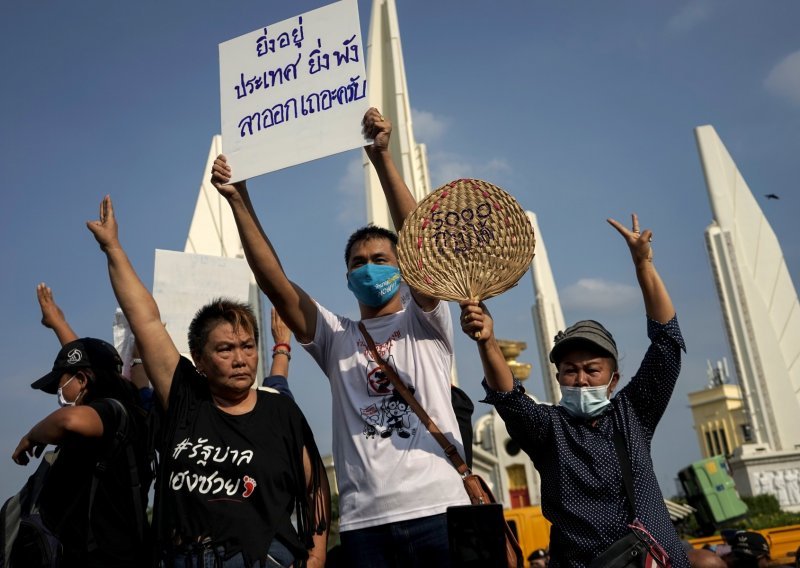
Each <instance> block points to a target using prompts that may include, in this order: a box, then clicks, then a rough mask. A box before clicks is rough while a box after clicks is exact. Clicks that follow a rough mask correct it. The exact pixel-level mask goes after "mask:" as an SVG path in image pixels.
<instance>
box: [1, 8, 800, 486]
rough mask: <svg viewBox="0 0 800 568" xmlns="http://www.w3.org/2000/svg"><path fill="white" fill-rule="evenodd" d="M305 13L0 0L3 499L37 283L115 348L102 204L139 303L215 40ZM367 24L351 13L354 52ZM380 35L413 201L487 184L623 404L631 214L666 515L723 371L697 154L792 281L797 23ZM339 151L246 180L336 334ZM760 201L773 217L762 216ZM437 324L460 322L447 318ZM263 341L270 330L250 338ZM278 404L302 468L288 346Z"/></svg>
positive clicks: (512, 309)
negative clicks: (605, 363) (757, 223)
mask: <svg viewBox="0 0 800 568" xmlns="http://www.w3.org/2000/svg"><path fill="white" fill-rule="evenodd" d="M321 5H322V4H321V3H319V1H316V0H296V1H294V2H263V1H261V2H259V1H256V0H242V1H232V2H224V3H223V2H219V1H216V2H211V1H208V0H192V1H191V2H188V1H185V0H184V1H174V2H156V1H154V0H141V1H138V2H103V1H100V0H85V1H81V2H69V3H50V2H35V3H32V2H25V1H23V0H11V1H10V2H6V3H5V6H4V10H3V18H2V20H0V53H3V54H4V55H5V57H4V61H5V63H4V66H3V73H2V82H1V83H0V85H1V86H0V133H1V134H2V136H0V167H2V172H3V175H4V176H5V177H6V178H7V180H8V181H7V185H6V189H5V190H4V191H3V201H2V207H0V261H1V262H2V277H0V313H2V314H3V321H2V323H1V324H0V329H2V341H0V359H1V360H2V361H3V362H4V365H3V370H2V373H0V386H1V387H2V393H3V396H2V399H1V401H0V455H4V456H6V457H5V458H2V459H0V495H5V496H10V495H11V494H13V493H14V492H15V491H17V490H18V488H19V487H20V486H21V485H22V483H23V482H24V479H25V478H26V477H27V476H28V475H30V474H31V473H32V472H33V468H32V467H30V466H28V467H27V468H24V467H20V466H17V465H16V464H14V463H13V462H12V460H11V453H12V451H13V450H14V448H15V447H16V444H17V443H18V441H19V439H20V438H21V437H22V436H23V435H24V434H25V433H26V432H27V431H28V429H29V428H30V427H31V426H33V425H34V424H35V423H36V422H37V421H38V420H39V419H41V418H43V417H44V416H45V415H46V414H48V413H49V412H51V411H52V410H54V409H55V408H56V400H55V397H54V396H48V395H45V394H44V393H41V392H38V391H34V390H32V389H31V388H30V386H29V385H30V383H31V382H32V381H33V380H35V379H37V378H38V377H40V376H42V375H44V374H45V373H46V372H48V371H49V370H50V368H51V367H52V362H53V360H54V358H55V355H56V353H57V351H58V342H57V340H56V339H55V337H54V335H53V334H52V333H51V332H50V331H49V330H47V329H45V328H44V327H42V326H41V325H40V323H39V318H40V313H39V308H38V304H37V301H36V294H35V287H36V284H37V283H38V282H41V281H44V282H46V283H47V284H49V285H50V286H51V287H52V288H53V290H54V294H55V298H56V300H57V302H58V303H59V304H60V305H61V307H62V308H63V309H64V311H65V313H66V315H67V317H68V319H69V321H70V323H71V324H72V326H73V328H74V329H75V330H76V331H77V333H78V334H79V335H91V336H96V337H101V338H104V339H106V340H109V341H110V340H111V324H112V321H113V314H114V308H115V306H116V302H115V300H114V296H113V293H112V291H111V288H110V286H109V283H108V275H107V271H106V262H105V258H104V256H103V255H102V254H101V253H100V252H99V249H98V247H97V245H96V243H95V241H94V239H93V238H92V236H91V235H90V234H89V232H88V230H87V229H86V227H85V221H87V220H90V219H94V218H96V215H97V210H98V205H99V203H100V200H101V198H102V196H103V195H104V194H106V193H109V194H111V196H112V198H113V199H114V204H115V209H116V212H117V217H118V221H119V224H120V238H121V241H122V244H123V245H124V246H125V248H126V250H127V252H128V254H129V256H130V258H131V261H132V263H133V265H134V267H135V268H136V269H137V271H138V272H139V274H140V276H141V277H142V279H143V281H144V282H145V283H147V284H148V285H151V284H152V278H153V260H154V258H153V255H154V249H156V248H161V249H169V250H178V251H180V250H183V247H184V243H185V240H186V235H187V232H188V229H189V224H190V222H191V216H192V212H193V210H194V204H195V201H196V199H197V192H198V189H199V186H200V182H201V179H202V178H203V177H204V176H205V175H206V172H204V171H203V169H204V167H205V160H206V157H207V155H208V148H209V144H210V142H211V137H212V135H214V134H215V133H217V132H218V131H219V128H220V117H219V116H220V115H219V70H218V52H217V46H218V44H219V43H221V42H223V41H226V40H228V39H231V38H234V37H237V36H239V35H242V34H244V33H247V32H251V31H253V30H255V29H257V28H259V27H263V26H265V25H269V24H271V23H275V22H279V21H282V20H284V19H287V18H290V17H293V16H296V15H298V14H301V13H303V12H306V11H309V10H312V9H314V8H317V7H320V6H321ZM370 6H371V2H370V1H368V0H359V11H360V17H361V27H362V36H363V40H364V42H365V43H366V38H367V26H368V24H369V14H370ZM398 16H399V20H400V29H401V37H402V45H403V53H404V58H405V66H406V76H407V80H408V87H409V94H410V103H411V107H412V112H413V123H414V128H415V135H416V138H417V140H418V141H420V142H424V143H425V144H426V145H427V150H428V158H429V165H430V176H431V181H432V184H433V186H434V187H438V186H439V185H442V184H444V183H446V182H448V181H450V180H452V179H456V178H463V177H476V178H481V179H485V180H489V181H491V182H493V183H495V184H496V185H498V186H500V187H503V188H504V189H506V190H507V191H509V192H510V193H511V194H512V195H514V196H515V197H516V198H517V200H518V201H519V202H520V203H521V205H522V206H523V207H524V208H525V209H529V210H531V211H534V212H535V213H536V214H537V217H538V221H539V225H540V229H541V233H540V234H539V235H538V238H539V239H542V240H543V241H544V242H545V243H546V246H547V251H548V256H549V259H550V263H551V268H552V270H553V273H554V277H555V281H556V284H557V286H558V288H559V292H560V296H561V301H562V307H563V310H564V315H565V318H566V320H567V322H572V321H575V320H578V319H585V318H593V319H598V320H601V321H603V322H604V323H605V324H606V327H608V328H609V329H610V330H611V331H612V333H614V335H615V338H616V340H617V344H618V345H619V346H620V349H621V370H622V374H623V381H624V380H625V379H626V378H629V377H630V376H631V375H633V374H634V373H635V372H636V368H637V367H638V363H639V361H640V359H641V357H642V355H643V354H644V351H645V349H646V347H647V341H646V334H645V318H644V309H643V305H642V301H641V297H640V294H639V291H638V287H637V286H636V281H635V277H634V272H633V268H632V265H631V262H630V256H629V253H628V250H627V247H626V246H625V244H624V242H623V241H622V239H621V238H620V237H619V235H618V234H617V233H616V232H615V231H614V230H613V228H611V227H610V226H608V225H607V224H606V222H605V219H606V218H608V217H613V218H616V219H619V220H621V221H624V222H628V221H629V219H630V217H629V215H630V213H631V212H634V211H635V212H637V213H638V214H639V217H640V220H641V224H642V227H643V228H651V229H652V230H653V232H654V238H653V248H654V253H655V262H656V266H657V268H658V270H659V272H660V273H661V275H662V277H663V279H664V280H665V282H666V285H667V287H668V288H669V290H670V292H671V294H672V298H673V301H674V303H675V306H676V310H677V313H678V318H679V321H680V323H681V326H682V329H683V333H684V336H685V338H686V344H687V348H688V352H687V354H686V356H685V359H684V364H683V370H682V372H681V376H680V379H679V382H678V385H677V387H676V389H675V392H674V395H673V398H672V401H671V403H670V406H669V408H668V409H667V412H666V415H665V416H664V418H663V419H662V421H661V424H660V425H659V428H658V430H657V431H656V435H655V438H654V441H653V459H654V464H655V468H656V473H657V475H658V479H659V483H660V484H661V487H662V490H663V492H664V494H665V495H666V496H670V495H674V494H675V493H676V484H675V477H676V475H677V471H678V470H679V469H680V468H682V467H685V466H686V465H688V464H689V463H691V462H692V461H694V460H697V459H699V458H700V450H699V447H698V442H697V438H696V435H695V432H694V430H693V427H692V419H691V413H690V410H689V408H688V399H687V393H689V392H692V391H696V390H700V389H702V388H704V387H705V385H706V383H707V376H706V361H707V360H709V359H710V360H711V361H716V360H718V359H721V358H722V357H728V360H729V362H730V355H729V350H728V346H727V341H726V337H725V333H724V330H723V323H722V317H721V313H720V310H719V304H718V301H717V298H716V294H715V291H714V284H713V279H712V275H711V272H710V269H709V264H708V259H707V256H706V252H705V244H704V239H703V231H704V229H705V228H706V226H708V224H709V223H710V222H711V220H712V217H711V210H710V207H709V203H708V197H707V192H706V187H705V183H704V179H703V173H702V169H701V166H700V162H699V158H698V155H697V149H696V145H695V141H694V135H693V129H694V128H695V127H696V126H700V125H705V124H711V125H713V126H714V127H715V129H716V130H717V132H718V133H719V135H720V137H721V138H722V140H723V142H724V143H725V145H726V146H727V148H728V150H729V151H730V153H731V155H732V156H733V158H734V160H735V161H736V163H737V164H738V166H739V169H740V171H741V172H742V174H743V176H744V178H745V180H747V182H748V184H749V186H750V187H751V189H752V190H753V192H754V194H755V195H756V198H757V200H758V201H759V204H760V205H761V207H762V209H763V211H764V213H765V215H766V216H767V219H768V220H769V222H770V224H771V225H772V227H773V229H774V230H775V233H776V234H777V236H778V239H779V240H780V242H781V243H782V246H783V252H784V256H785V258H786V262H787V265H788V267H789V272H790V274H791V276H792V279H793V281H794V282H795V283H797V282H798V281H800V279H799V278H798V276H799V275H800V274H799V273H800V224H798V223H797V216H798V213H799V212H800V206H798V191H797V180H798V179H800V160H798V159H797V155H798V148H800V35H798V33H797V29H798V24H800V3H797V2H794V1H791V0H773V1H771V2H745V1H741V0H697V1H693V2H619V1H608V2H542V1H536V2H507V3H496V2H474V1H466V2H454V1H443V2H421V1H417V0H399V1H398ZM360 164H361V154H360V150H354V151H350V152H345V153H342V154H339V155H336V156H331V157H328V158H324V159H320V160H317V161H314V162H310V163H306V164H301V165H299V166H295V167H292V168H288V169H285V170H282V171H279V172H275V173H272V174H268V175H265V176H261V177H259V178H256V179H254V180H252V181H251V182H250V184H249V185H250V188H251V194H252V196H253V201H254V204H255V208H256V211H257V213H258V215H259V216H260V218H261V221H262V223H263V225H264V228H265V230H266V232H267V233H268V235H269V236H270V238H271V240H272V242H273V244H274V245H275V248H276V250H277V251H278V254H279V255H280V258H281V260H282V262H283V265H284V267H285V270H286V272H287V274H289V276H290V277H291V278H292V279H293V280H294V281H296V282H298V283H299V284H300V285H301V286H303V287H304V288H305V289H306V290H307V291H308V292H309V293H310V294H312V295H313V296H314V297H315V298H317V299H318V300H319V301H320V302H321V303H322V304H324V305H326V306H327V307H329V308H331V309H333V310H334V311H337V312H339V313H342V314H345V315H348V316H357V306H356V302H355V300H354V298H353V297H352V295H351V294H350V292H349V291H348V290H347V288H346V285H345V278H344V276H345V267H344V264H343V260H342V254H343V249H344V244H345V241H346V239H347V237H348V235H349V234H350V233H351V232H352V231H353V230H354V229H355V228H357V227H359V226H361V225H364V224H365V223H366V213H365V205H364V203H365V201H364V188H363V178H362V174H361V165H360ZM767 193H775V194H777V195H779V196H780V200H777V201H776V200H770V201H767V200H766V199H765V198H764V197H763V195H764V194H767ZM532 303H533V290H532V283H531V277H530V275H525V276H524V277H523V278H522V280H520V282H519V285H518V286H517V287H516V288H513V289H512V290H510V291H509V292H507V293H505V294H504V295H502V296H500V297H498V298H495V299H492V300H490V301H489V308H490V309H491V310H492V313H493V315H494V317H495V320H496V323H495V326H496V330H497V335H498V336H499V337H501V338H506V339H515V340H522V341H526V342H527V343H528V349H527V351H525V352H523V353H522V355H521V356H520V357H519V360H521V361H526V362H530V363H533V368H534V370H533V373H532V375H531V378H530V379H528V381H527V382H526V388H527V389H528V390H529V391H531V392H532V393H533V394H535V395H538V396H543V395H544V388H543V386H542V382H541V380H540V379H539V378H538V371H537V369H538V361H537V357H538V356H537V354H536V348H535V337H534V330H533V323H532V320H531V317H530V308H531V304H532ZM453 314H454V315H457V310H455V309H454V310H453ZM264 332H265V333H268V330H264ZM292 353H293V355H294V358H293V359H292V363H291V364H292V366H291V370H290V378H289V380H290V384H291V386H292V389H293V391H294V393H295V395H296V398H297V400H298V403H299V405H300V407H301V408H302V409H303V411H304V412H305V414H306V416H307V417H308V419H309V422H310V423H311V426H312V428H313V429H314V432H315V433H316V437H317V441H318V445H319V446H320V449H321V450H322V452H323V453H328V452H330V448H331V436H330V432H331V412H330V391H329V387H328V384H327V380H326V379H325V377H324V376H323V375H322V373H321V372H320V371H319V369H318V368H317V367H316V365H315V364H314V363H313V361H312V360H311V358H310V357H309V356H308V355H307V354H305V353H303V351H302V349H299V348H295V350H294V351H293V352H292ZM456 360H457V365H458V376H459V379H460V382H461V385H462V387H463V388H464V389H465V390H466V392H467V393H468V394H469V395H470V396H471V398H472V399H473V400H474V401H476V412H475V416H474V417H473V418H474V419H477V418H478V417H479V416H481V415H483V414H485V413H486V412H488V411H489V407H488V406H487V405H485V404H482V403H478V402H477V401H478V400H480V398H481V394H482V391H481V388H480V386H479V383H480V380H481V376H480V371H479V368H480V365H479V360H478V357H477V353H476V350H475V347H474V345H473V344H472V343H471V341H470V340H469V339H468V338H466V337H462V334H460V333H459V334H458V335H457V337H456Z"/></svg>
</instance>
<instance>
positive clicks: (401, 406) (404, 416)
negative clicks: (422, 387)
mask: <svg viewBox="0 0 800 568" xmlns="http://www.w3.org/2000/svg"><path fill="white" fill-rule="evenodd" d="M408 390H410V391H411V393H412V394H413V393H414V387H408ZM381 408H382V409H383V414H384V416H385V417H386V430H384V431H383V432H381V438H388V437H389V436H391V435H392V432H397V435H398V436H400V437H401V438H408V437H410V436H411V432H409V429H410V428H411V424H410V420H409V415H410V414H411V412H412V411H411V407H410V406H409V405H408V403H407V402H406V401H405V400H404V399H403V397H402V396H400V393H398V392H394V393H393V394H392V396H390V397H387V398H384V399H383V402H382V403H381Z"/></svg>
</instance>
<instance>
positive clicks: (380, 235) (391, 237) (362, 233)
mask: <svg viewBox="0 0 800 568" xmlns="http://www.w3.org/2000/svg"><path fill="white" fill-rule="evenodd" d="M371 239H387V240H388V241H389V242H390V243H392V249H393V250H394V251H395V252H396V251H397V233H394V232H393V231H390V230H389V229H384V228H383V227H378V226H377V225H373V224H371V223H370V224H369V225H367V226H366V227H361V228H360V229H358V230H357V231H356V232H354V233H353V234H352V235H350V238H349V239H347V244H346V245H345V247H344V263H345V264H346V265H349V264H350V252H351V251H352V250H353V246H354V245H355V244H356V243H360V242H361V241H369V240H371Z"/></svg>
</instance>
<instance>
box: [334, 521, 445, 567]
mask: <svg viewBox="0 0 800 568" xmlns="http://www.w3.org/2000/svg"><path fill="white" fill-rule="evenodd" d="M340 536H341V540H342V548H343V549H344V556H345V558H346V559H347V563H346V564H345V565H346V566H348V567H352V568H423V567H426V566H430V567H431V568H433V567H436V568H447V567H449V566H450V549H449V546H448V544H447V515H446V514H445V513H442V514H441V515H433V516H430V517H420V518H419V519H410V520H408V521H398V522H396V523H387V524H385V525H378V526H376V527H367V528H365V529H356V530H353V531H345V532H343V533H342V534H341V535H340Z"/></svg>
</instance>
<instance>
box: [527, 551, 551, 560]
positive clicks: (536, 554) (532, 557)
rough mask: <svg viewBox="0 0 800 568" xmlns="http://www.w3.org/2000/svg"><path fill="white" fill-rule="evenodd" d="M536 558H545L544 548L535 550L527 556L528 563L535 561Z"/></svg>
mask: <svg viewBox="0 0 800 568" xmlns="http://www.w3.org/2000/svg"><path fill="white" fill-rule="evenodd" d="M537 558H547V550H545V549H544V548H537V549H536V550H534V551H533V552H531V553H530V555H529V556H528V560H529V561H532V560H536V559H537Z"/></svg>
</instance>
